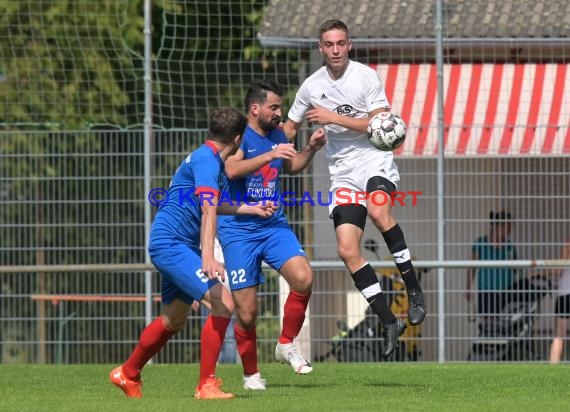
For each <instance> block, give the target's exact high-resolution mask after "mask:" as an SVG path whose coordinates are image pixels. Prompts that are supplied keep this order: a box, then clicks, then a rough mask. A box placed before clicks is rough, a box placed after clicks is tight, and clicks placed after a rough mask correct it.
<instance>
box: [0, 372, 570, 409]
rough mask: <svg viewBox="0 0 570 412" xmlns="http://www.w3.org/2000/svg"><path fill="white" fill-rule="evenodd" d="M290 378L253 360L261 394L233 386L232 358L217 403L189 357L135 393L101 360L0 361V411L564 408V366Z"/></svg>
mask: <svg viewBox="0 0 570 412" xmlns="http://www.w3.org/2000/svg"><path fill="white" fill-rule="evenodd" d="M314 366H315V370H314V372H313V373H312V374H311V375H308V376H298V375H295V374H294V373H293V371H291V370H290V369H289V367H287V366H285V365H280V364H264V365H261V371H262V374H263V376H264V377H265V378H266V379H267V381H268V388H267V390H266V391H264V392H251V391H245V390H244V389H242V387H241V366H239V365H221V366H219V367H218V375H219V376H220V377H221V378H223V379H224V389H226V390H228V391H233V392H234V393H235V394H236V395H237V397H236V399H233V400H226V401H198V400H195V399H194V398H193V393H194V387H195V384H196V379H197V376H198V366H197V365H188V366H185V365H149V366H147V367H146V368H145V370H144V372H143V379H144V388H143V390H144V398H143V399H127V398H125V397H124V395H123V393H122V392H120V391H119V390H118V389H116V388H115V387H114V386H112V385H111V384H110V383H109V381H108V378H107V375H108V373H109V371H110V370H111V369H112V366H111V365H86V366H80V365H72V366H36V365H13V366H12V365H3V366H0V411H3V412H6V411H74V412H78V411H79V412H87V411H153V412H156V411H198V410H199V411H232V412H236V411H248V412H250V411H267V412H269V411H296V410H299V411H311V412H316V411H390V412H392V411H442V410H445V411H529V412H530V411H537V410H540V411H541V412H545V411H564V410H569V409H570V391H569V389H570V387H569V383H570V369H569V366H567V365H560V366H551V365H544V364H540V365H511V364H504V365H491V364H452V365H438V364H430V363H417V364H403V363H378V364H356V363H354V364H337V363H318V364H315V365H314Z"/></svg>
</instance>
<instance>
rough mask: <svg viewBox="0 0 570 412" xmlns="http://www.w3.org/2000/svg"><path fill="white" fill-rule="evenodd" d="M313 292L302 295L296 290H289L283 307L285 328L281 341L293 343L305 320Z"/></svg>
mask: <svg viewBox="0 0 570 412" xmlns="http://www.w3.org/2000/svg"><path fill="white" fill-rule="evenodd" d="M310 297H311V294H310V293H309V294H308V295H301V294H300V293H298V292H295V291H294V290H291V291H290V292H289V296H287V300H286V301H285V307H284V308H283V330H282V331H281V336H279V343H291V342H293V338H295V337H296V336H297V335H298V334H299V332H300V331H301V327H302V326H303V322H304V321H305V312H306V311H307V306H308V305H309V299H310Z"/></svg>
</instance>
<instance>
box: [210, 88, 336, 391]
mask: <svg viewBox="0 0 570 412" xmlns="http://www.w3.org/2000/svg"><path fill="white" fill-rule="evenodd" d="M282 95H283V90H282V88H281V86H280V85H278V84H277V83H275V82H272V81H266V80H259V81H255V82H254V83H252V85H251V86H250V88H249V89H248V91H247V94H246V97H245V107H246V111H247V127H246V129H245V132H244V136H243V141H242V143H241V146H240V148H239V150H238V151H237V153H236V154H235V155H234V156H232V157H230V158H229V159H228V161H227V162H226V173H227V175H228V177H229V178H230V179H231V180H230V181H229V182H230V187H229V191H228V192H229V193H230V197H231V198H232V199H242V200H247V201H262V200H265V199H276V198H279V196H280V184H279V176H280V173H281V171H285V172H286V173H289V174H294V173H298V172H300V171H301V170H303V169H304V168H305V167H306V166H307V165H308V164H309V162H310V161H311V159H312V158H313V156H314V155H315V153H316V152H317V151H318V150H319V149H321V148H322V147H323V146H324V144H325V138H324V131H323V130H322V129H318V130H317V131H315V132H314V133H313V135H312V136H311V138H310V139H309V142H308V143H307V145H306V146H305V147H304V148H303V150H301V151H300V152H297V150H296V149H295V147H294V146H293V144H291V143H289V142H288V141H287V138H286V136H285V134H284V133H283V131H282V130H281V128H280V127H278V125H279V123H280V121H281V116H282V111H281V106H282V98H281V96H282ZM218 231H219V238H220V244H221V245H222V249H223V252H224V257H225V259H226V262H225V263H226V269H227V275H228V277H229V284H230V289H231V291H232V296H233V298H234V302H235V307H236V315H237V316H236V325H235V327H234V331H235V337H236V343H237V348H238V352H239V354H240V357H241V360H242V365H243V371H244V380H243V385H244V388H245V389H251V390H264V389H265V387H266V383H265V380H264V379H262V378H261V375H260V373H259V369H258V366H257V342H256V327H255V326H256V320H257V315H258V307H257V287H258V285H259V284H261V283H263V282H264V278H263V275H262V271H261V262H262V261H265V262H266V263H267V264H268V265H269V266H271V267H272V268H274V269H275V270H277V271H279V273H280V274H281V275H282V276H283V277H284V278H285V280H286V281H287V282H288V283H289V287H290V292H289V296H288V297H287V300H286V302H285V307H284V316H283V329H282V332H281V335H280V336H279V339H278V343H277V346H276V348H275V356H276V358H277V360H279V361H281V362H284V363H288V364H290V365H291V367H292V368H293V370H294V371H295V372H297V373H299V374H307V373H310V372H311V371H312V367H311V365H310V364H309V362H307V361H306V360H305V359H304V358H303V356H301V354H299V352H298V351H297V348H296V347H295V345H294V343H293V339H294V338H295V337H296V336H297V335H298V334H299V331H300V330H301V327H302V326H303V322H304V320H305V312H306V309H307V305H308V303H309V298H310V296H311V288H312V283H313V274H312V271H311V268H310V266H309V261H308V259H307V256H306V255H305V252H304V251H303V248H302V247H301V244H300V243H299V240H298V239H297V237H296V236H295V234H294V233H293V231H292V230H291V228H290V227H289V223H288V222H287V218H286V217H285V214H284V211H283V205H282V204H281V205H279V208H278V209H277V210H276V212H275V213H274V214H273V215H272V216H271V217H270V218H268V219H261V218H259V217H257V216H221V217H220V218H219V220H218Z"/></svg>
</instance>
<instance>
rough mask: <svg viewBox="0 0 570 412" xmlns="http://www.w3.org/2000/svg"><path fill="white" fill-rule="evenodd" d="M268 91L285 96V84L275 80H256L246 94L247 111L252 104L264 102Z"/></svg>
mask: <svg viewBox="0 0 570 412" xmlns="http://www.w3.org/2000/svg"><path fill="white" fill-rule="evenodd" d="M267 92H273V93H275V94H276V95H277V96H279V97H281V96H283V86H281V85H280V84H279V83H277V82H275V81H273V80H266V79H259V80H254V81H253V82H252V83H251V85H250V86H249V89H247V93H246V95H245V99H244V103H245V111H246V112H249V108H250V107H251V105H252V104H254V103H258V104H263V103H265V101H266V100H267Z"/></svg>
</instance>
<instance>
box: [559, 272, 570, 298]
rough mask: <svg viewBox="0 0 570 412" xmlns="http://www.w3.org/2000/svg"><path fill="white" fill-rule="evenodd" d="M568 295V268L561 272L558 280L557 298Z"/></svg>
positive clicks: (569, 289) (569, 277) (569, 283)
mask: <svg viewBox="0 0 570 412" xmlns="http://www.w3.org/2000/svg"><path fill="white" fill-rule="evenodd" d="M565 295H570V268H566V269H564V270H563V271H562V274H561V275H560V279H558V296H565Z"/></svg>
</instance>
